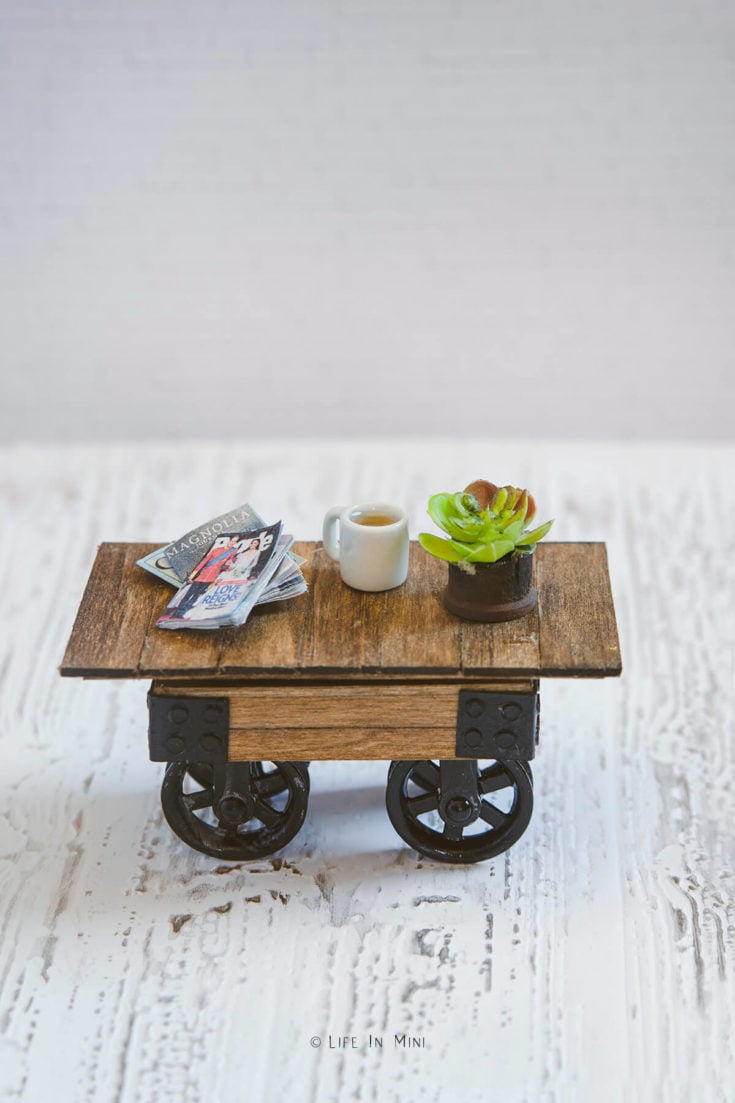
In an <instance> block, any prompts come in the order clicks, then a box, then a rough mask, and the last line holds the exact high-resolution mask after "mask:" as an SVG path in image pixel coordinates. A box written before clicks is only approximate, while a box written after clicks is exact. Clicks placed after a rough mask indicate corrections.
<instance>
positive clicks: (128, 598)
mask: <svg viewBox="0 0 735 1103" xmlns="http://www.w3.org/2000/svg"><path fill="white" fill-rule="evenodd" d="M156 546H160V545H135V550H134V551H130V550H126V546H125V545H113V544H109V545H104V551H103V550H101V551H100V553H99V556H98V562H96V563H95V566H94V568H93V571H92V576H91V578H90V582H89V585H88V587H87V590H86V591H85V594H84V597H83V600H82V605H81V607H80V611H79V617H78V619H77V623H76V624H75V627H74V630H73V632H72V639H71V641H70V645H69V649H68V650H67V654H66V656H65V658H64V663H63V664H62V668H61V672H62V674H65V675H69V676H71V675H81V676H84V677H164V676H166V675H169V676H182V677H184V676H185V677H191V678H197V677H212V676H215V675H216V676H221V677H228V676H238V677H241V678H242V679H244V680H246V679H256V680H257V679H260V678H262V677H264V676H269V675H274V674H286V673H288V674H293V675H294V676H295V677H296V676H298V677H314V678H319V677H322V676H324V675H334V676H345V677H350V676H352V675H353V674H355V673H360V674H362V675H365V676H370V675H374V674H388V675H395V676H401V677H403V678H406V679H411V678H421V677H423V676H425V675H427V674H433V675H437V674H439V675H445V674H447V675H448V674H455V675H457V676H462V677H473V676H477V675H494V676H509V677H513V676H519V677H520V676H527V677H538V676H551V677H604V676H610V675H616V674H619V673H620V670H621V665H620V648H619V644H618V637H617V629H616V624H615V611H614V607H613V602H612V594H611V590H610V581H609V577H608V572H607V558H606V555H605V549H604V545H601V544H542V545H540V546H539V548H538V549H537V551H536V553H535V560H536V562H535V578H536V585H537V588H538V591H539V603H538V607H537V609H536V610H535V611H534V612H533V613H531V614H529V615H528V616H527V617H524V618H521V619H520V620H517V621H508V622H506V623H503V624H474V623H472V622H469V621H461V620H460V619H459V618H457V617H453V616H452V615H451V614H449V613H448V612H447V611H446V610H445V609H444V607H443V605H442V602H441V594H442V590H443V588H444V584H445V577H446V565H445V564H443V563H440V562H439V561H437V560H435V559H433V558H432V557H431V556H429V555H427V554H426V553H425V552H423V550H422V549H421V548H420V547H418V546H417V545H415V544H414V545H412V547H411V555H410V574H409V578H408V580H407V582H406V584H405V585H404V586H402V587H399V588H398V589H396V590H390V591H387V592H385V593H379V594H366V593H360V592H357V591H355V590H351V589H350V588H349V587H347V586H345V585H344V584H343V583H342V582H341V580H340V577H339V567H338V565H337V564H336V563H335V562H334V561H333V560H331V559H330V558H329V556H327V554H326V552H325V551H324V549H323V548H322V547H321V546H320V545H317V544H314V543H308V542H303V543H302V544H300V545H299V548H300V552H301V554H302V555H304V557H305V558H307V560H308V561H309V569H308V574H309V579H310V591H309V593H308V594H306V595H302V596H301V597H298V598H295V599H293V600H291V601H289V602H284V603H282V604H278V603H274V605H273V606H269V607H264V608H263V609H261V610H259V611H258V612H256V613H254V614H253V615H252V616H251V618H250V620H249V621H248V622H247V624H246V625H244V626H243V627H242V628H239V629H223V630H220V631H217V632H201V631H200V632H194V631H190V630H189V631H187V630H181V631H170V630H163V629H159V628H156V626H155V620H156V617H157V616H158V615H159V613H160V611H161V610H162V609H163V607H164V606H165V604H166V603H167V602H168V600H169V598H170V594H171V590H170V589H169V587H167V586H166V585H165V583H162V582H160V581H156V580H155V579H151V578H150V576H148V575H147V574H146V573H145V572H144V571H143V570H142V569H141V568H140V567H137V566H136V565H135V558H137V557H139V556H140V554H141V553H142V552H143V551H145V550H152V549H153V548H154V547H156ZM119 595H122V598H123V600H122V607H123V608H122V613H121V612H120V610H118V609H117V604H118V601H119ZM115 617H117V618H119V625H118V627H117V630H116V631H113V632H110V631H109V625H110V622H111V621H112V622H113V623H115V621H114V618H115Z"/></svg>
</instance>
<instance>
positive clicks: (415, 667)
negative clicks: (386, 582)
mask: <svg viewBox="0 0 735 1103" xmlns="http://www.w3.org/2000/svg"><path fill="white" fill-rule="evenodd" d="M446 584H447V568H446V564H445V563H440V562H439V560H438V559H435V558H434V557H433V556H431V555H427V553H426V552H425V551H424V550H423V548H422V547H421V546H420V545H419V544H417V543H415V542H412V544H411V547H410V550H409V572H408V578H407V579H406V582H405V584H404V585H403V586H400V587H398V589H396V590H391V591H390V593H389V594H387V595H386V601H385V608H384V612H383V621H382V624H381V625H380V626H379V628H378V632H379V635H380V665H381V669H382V670H384V671H387V672H394V673H400V672H402V671H406V670H410V671H415V672H418V673H422V672H428V671H433V672H435V673H444V672H447V673H448V672H451V671H455V672H456V671H459V670H461V669H462V657H461V650H460V632H461V622H460V621H459V620H458V619H457V617H454V616H452V614H451V613H448V612H447V611H446V609H445V608H444V606H443V605H442V593H443V591H444V588H445V586H446Z"/></svg>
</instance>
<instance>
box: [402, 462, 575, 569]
mask: <svg viewBox="0 0 735 1103" xmlns="http://www.w3.org/2000/svg"><path fill="white" fill-rule="evenodd" d="M535 515H536V503H535V502H534V500H533V497H532V496H531V495H530V494H529V493H528V491H527V490H521V489H519V487H517V486H501V487H497V486H495V484H494V483H489V482H487V481H486V480H485V479H476V480H475V481H474V482H472V483H470V484H469V486H467V487H465V489H464V490H462V491H459V492H458V493H456V494H434V495H433V496H432V497H431V498H430V499H429V516H430V517H431V519H432V521H434V522H435V523H436V524H437V525H438V526H439V528H440V529H443V530H444V532H446V534H447V536H448V537H449V539H448V540H445V539H444V538H443V537H441V536H434V535H433V534H432V533H429V532H422V533H420V534H419V542H420V543H421V547H422V548H424V549H425V550H426V551H427V552H429V553H430V554H431V555H435V556H436V557H437V559H445V560H446V561H447V562H448V563H456V564H457V565H458V566H460V567H463V568H465V569H466V570H470V571H472V570H474V567H473V566H472V564H474V563H496V562H497V560H498V559H502V558H503V557H504V556H506V555H510V554H511V553H512V552H518V553H519V554H521V555H530V554H531V552H532V551H533V549H534V546H535V545H536V544H537V543H538V542H539V540H541V539H543V537H544V536H546V534H547V532H548V531H549V529H550V528H551V526H552V525H553V523H554V522H553V521H546V522H545V523H544V524H543V525H539V526H538V527H537V528H535V529H531V528H529V527H528V526H529V525H530V523H531V522H532V521H533V519H534V517H535Z"/></svg>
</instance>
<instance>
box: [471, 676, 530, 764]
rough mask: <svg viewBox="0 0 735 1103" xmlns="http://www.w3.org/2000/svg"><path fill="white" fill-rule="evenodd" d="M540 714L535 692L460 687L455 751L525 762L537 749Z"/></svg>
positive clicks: (477, 756) (474, 755) (472, 755)
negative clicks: (503, 691)
mask: <svg viewBox="0 0 735 1103" xmlns="http://www.w3.org/2000/svg"><path fill="white" fill-rule="evenodd" d="M539 715H540V713H539V695H538V693H537V692H534V693H512V692H510V693H502V692H499V691H495V690H492V691H490V690H472V689H461V690H460V691H459V702H458V705H457V742H456V750H455V753H456V755H457V757H458V758H500V759H503V758H505V759H512V760H514V761H519V760H522V761H525V762H528V761H530V759H532V758H533V757H534V754H535V752H536V744H537V743H538V731H539Z"/></svg>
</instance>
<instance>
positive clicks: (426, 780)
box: [410, 762, 439, 789]
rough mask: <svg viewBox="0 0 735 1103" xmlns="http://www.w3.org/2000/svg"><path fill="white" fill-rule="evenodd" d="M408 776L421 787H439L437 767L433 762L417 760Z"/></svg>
mask: <svg viewBox="0 0 735 1103" xmlns="http://www.w3.org/2000/svg"><path fill="white" fill-rule="evenodd" d="M410 777H411V781H413V782H414V783H415V784H416V785H418V786H419V788H421V789H438V788H439V767H438V766H437V765H436V764H435V763H433V762H419V763H418V764H417V765H416V766H414V768H413V770H412V771H411V774H410Z"/></svg>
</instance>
